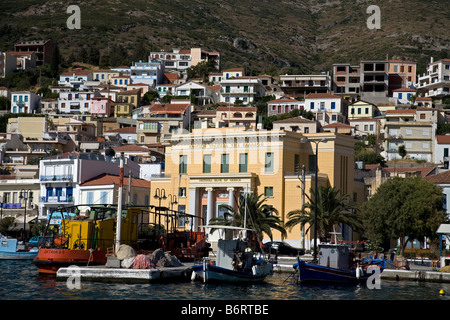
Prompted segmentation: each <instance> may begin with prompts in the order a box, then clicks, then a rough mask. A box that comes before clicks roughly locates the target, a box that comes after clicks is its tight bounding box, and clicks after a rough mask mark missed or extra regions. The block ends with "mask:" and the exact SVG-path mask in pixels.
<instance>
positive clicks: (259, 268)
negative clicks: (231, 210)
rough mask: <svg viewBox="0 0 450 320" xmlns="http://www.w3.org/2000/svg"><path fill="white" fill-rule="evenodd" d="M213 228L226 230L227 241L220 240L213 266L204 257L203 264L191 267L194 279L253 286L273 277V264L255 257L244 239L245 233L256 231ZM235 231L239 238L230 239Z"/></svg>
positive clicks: (225, 227) (227, 227)
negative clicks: (251, 284) (252, 284)
mask: <svg viewBox="0 0 450 320" xmlns="http://www.w3.org/2000/svg"><path fill="white" fill-rule="evenodd" d="M211 227H213V228H214V229H220V230H223V231H224V233H225V239H219V240H218V243H217V258H216V261H215V262H214V263H213V262H211V261H210V259H209V258H203V261H202V264H200V265H194V266H193V267H192V271H193V272H192V280H195V279H197V278H199V279H201V280H202V281H203V282H205V283H207V282H228V283H254V282H262V281H264V279H265V278H266V277H267V276H268V275H271V274H273V262H272V261H268V260H266V259H262V258H256V257H255V254H254V252H253V251H251V250H250V247H249V242H248V241H247V240H246V237H245V236H244V237H242V232H247V231H253V230H250V229H247V228H240V227H232V226H211ZM230 231H231V232H230ZM234 231H238V232H239V234H240V236H239V237H238V238H233V237H232V236H231V234H232V232H234Z"/></svg>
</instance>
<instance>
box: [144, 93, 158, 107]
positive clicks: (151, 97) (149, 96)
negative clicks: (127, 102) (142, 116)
mask: <svg viewBox="0 0 450 320" xmlns="http://www.w3.org/2000/svg"><path fill="white" fill-rule="evenodd" d="M157 98H159V93H158V91H153V90H150V91H147V92H146V93H145V94H144V96H143V97H142V101H141V104H142V105H147V104H149V103H150V102H152V101H155V100H156V99H157Z"/></svg>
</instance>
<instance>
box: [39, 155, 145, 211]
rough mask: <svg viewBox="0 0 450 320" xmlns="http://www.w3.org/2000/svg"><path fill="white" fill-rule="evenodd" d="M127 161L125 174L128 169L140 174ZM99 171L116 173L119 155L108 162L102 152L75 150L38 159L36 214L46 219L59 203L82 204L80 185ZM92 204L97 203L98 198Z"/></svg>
mask: <svg viewBox="0 0 450 320" xmlns="http://www.w3.org/2000/svg"><path fill="white" fill-rule="evenodd" d="M116 156H119V155H117V154H116ZM126 160H127V161H126V168H127V170H124V176H128V175H129V172H130V171H131V173H132V175H133V177H139V172H140V169H139V165H138V164H137V163H136V162H133V161H130V160H129V159H126ZM101 174H112V175H119V161H118V158H113V159H112V160H111V161H109V160H108V159H107V158H105V157H104V156H103V155H97V154H90V153H77V152H74V153H66V154H61V155H57V156H53V157H49V158H46V159H44V160H41V161H40V162H39V182H40V197H39V217H43V218H45V217H46V215H47V214H48V213H50V212H51V211H52V210H53V209H55V208H57V207H58V206H70V205H79V204H82V201H81V198H80V187H79V186H80V184H82V183H84V182H86V181H88V180H90V179H92V178H94V177H97V176H99V175H101ZM97 200H98V199H97ZM93 203H95V204H100V203H99V201H94V202H93ZM110 203H113V202H110Z"/></svg>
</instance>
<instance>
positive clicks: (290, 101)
mask: <svg viewBox="0 0 450 320" xmlns="http://www.w3.org/2000/svg"><path fill="white" fill-rule="evenodd" d="M285 102H289V103H293V102H297V103H298V102H304V101H299V100H297V99H294V98H291V97H281V98H279V99H275V100H270V101H267V103H285Z"/></svg>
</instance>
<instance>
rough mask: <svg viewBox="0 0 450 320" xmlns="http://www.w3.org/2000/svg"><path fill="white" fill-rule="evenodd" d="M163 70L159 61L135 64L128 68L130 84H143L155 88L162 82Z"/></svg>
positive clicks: (162, 65)
mask: <svg viewBox="0 0 450 320" xmlns="http://www.w3.org/2000/svg"><path fill="white" fill-rule="evenodd" d="M164 68H165V66H164V63H163V62H161V61H150V62H142V61H139V62H135V63H134V64H133V65H132V66H131V67H130V79H131V83H145V84H147V85H149V86H151V87H152V88H155V87H156V85H157V84H160V83H162V82H163V80H164Z"/></svg>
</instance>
